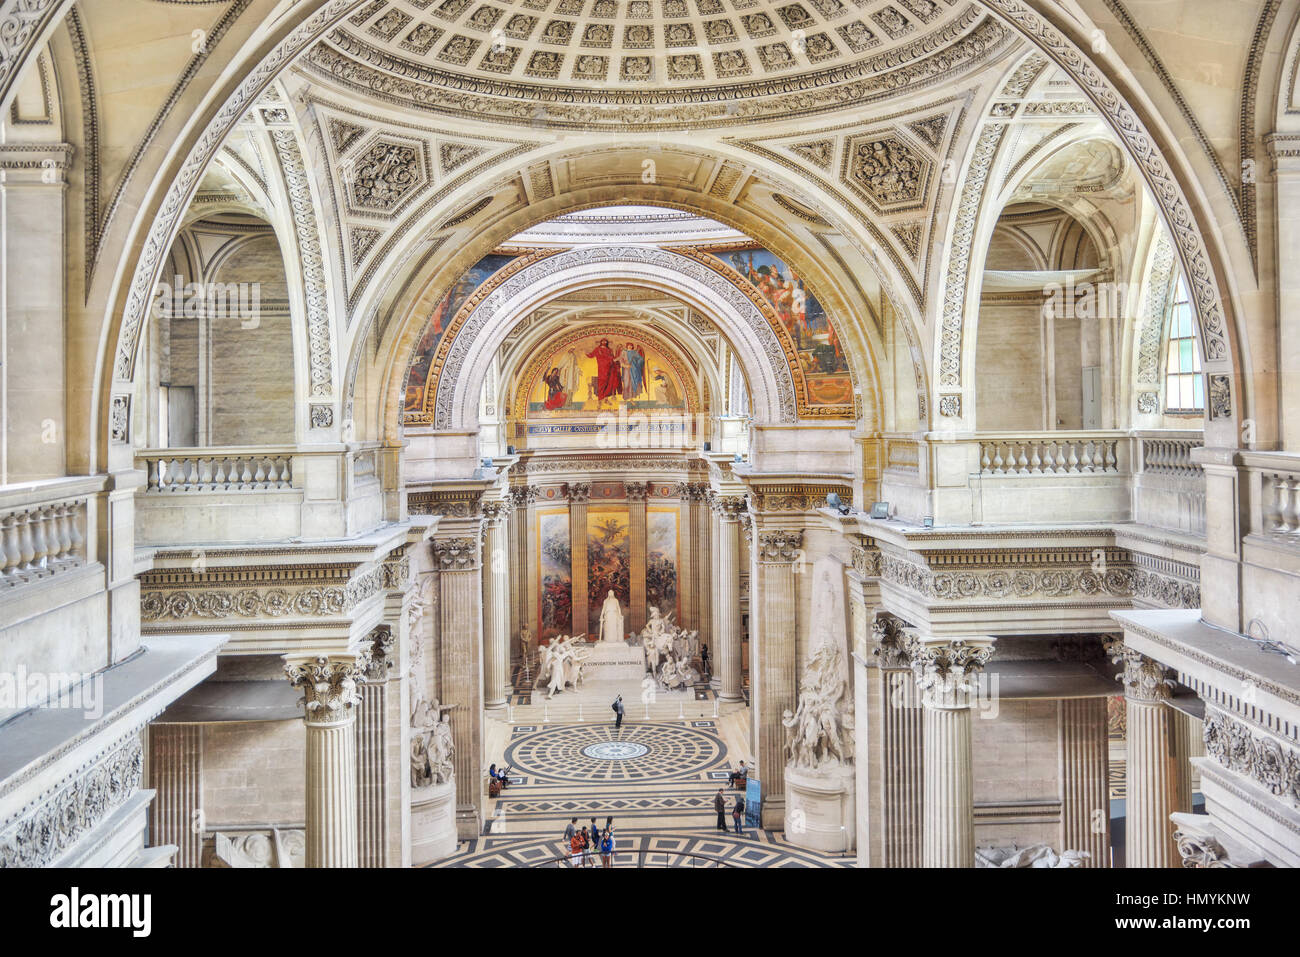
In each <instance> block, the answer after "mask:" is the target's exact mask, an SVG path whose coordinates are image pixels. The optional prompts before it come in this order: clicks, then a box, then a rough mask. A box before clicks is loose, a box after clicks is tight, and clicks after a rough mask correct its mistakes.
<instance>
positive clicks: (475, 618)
mask: <svg viewBox="0 0 1300 957" xmlns="http://www.w3.org/2000/svg"><path fill="white" fill-rule="evenodd" d="M433 553H434V561H435V564H436V566H437V568H438V586H439V601H438V616H439V633H438V682H437V683H438V699H439V701H440V702H441V704H442V705H444V706H447V705H455V706H456V710H455V711H454V712H453V713H452V715H451V718H450V721H451V729H452V742H453V744H454V745H455V748H456V754H455V758H454V760H453V764H452V766H453V767H454V769H455V776H456V824H457V832H458V833H459V834H460V836H461V837H462V838H465V839H467V838H470V837H477V836H478V834H479V832H480V831H481V823H482V817H483V815H482V810H483V781H482V768H483V714H482V711H483V654H482V648H483V606H482V601H481V597H482V594H483V592H482V587H483V586H482V566H481V564H480V555H479V540H478V534H477V530H476V531H475V534H474V536H473V537H472V538H447V539H434V541H433Z"/></svg>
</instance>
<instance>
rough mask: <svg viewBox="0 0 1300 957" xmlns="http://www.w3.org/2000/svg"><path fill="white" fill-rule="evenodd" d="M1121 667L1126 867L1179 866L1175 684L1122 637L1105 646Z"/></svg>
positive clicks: (1159, 667) (1155, 664)
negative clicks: (1172, 704) (1172, 700)
mask: <svg viewBox="0 0 1300 957" xmlns="http://www.w3.org/2000/svg"><path fill="white" fill-rule="evenodd" d="M1106 650H1107V651H1108V652H1109V653H1110V656H1111V660H1112V661H1114V662H1115V664H1118V665H1122V666H1123V670H1122V671H1121V672H1120V673H1119V674H1118V675H1116V677H1117V678H1118V679H1119V680H1120V681H1121V682H1122V683H1123V685H1124V704H1125V709H1124V710H1125V719H1126V723H1127V725H1128V738H1127V742H1126V743H1127V754H1126V761H1125V766H1124V773H1125V801H1124V806H1125V811H1126V815H1125V816H1126V820H1125V823H1124V866H1125V867H1177V866H1178V864H1179V861H1180V857H1179V855H1178V845H1177V843H1176V842H1175V841H1174V825H1173V823H1172V821H1171V820H1170V815H1171V814H1174V813H1175V812H1177V811H1180V810H1183V809H1182V808H1180V807H1179V806H1178V784H1179V781H1180V777H1181V776H1180V773H1179V768H1178V764H1177V756H1176V753H1175V752H1176V748H1175V738H1176V735H1177V730H1176V727H1175V726H1176V724H1177V723H1178V722H1179V720H1180V719H1181V716H1180V715H1179V714H1178V713H1177V712H1176V711H1174V710H1173V709H1172V708H1170V707H1169V705H1168V703H1167V702H1168V701H1169V698H1170V694H1171V689H1172V688H1173V681H1172V680H1171V679H1170V678H1169V669H1167V668H1166V667H1165V666H1164V665H1162V664H1160V663H1159V662H1157V661H1154V660H1152V659H1150V658H1147V657H1146V656H1144V655H1141V654H1139V653H1138V652H1136V651H1134V650H1133V649H1132V648H1129V647H1127V646H1126V645H1125V644H1124V643H1123V642H1122V641H1118V640H1117V641H1112V642H1110V643H1109V644H1107V646H1106Z"/></svg>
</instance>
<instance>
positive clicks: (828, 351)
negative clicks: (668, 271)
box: [711, 248, 853, 406]
mask: <svg viewBox="0 0 1300 957" xmlns="http://www.w3.org/2000/svg"><path fill="white" fill-rule="evenodd" d="M711 253H712V255H714V256H715V257H717V258H718V259H720V260H722V262H724V263H726V264H727V265H728V266H730V267H731V268H732V269H734V270H736V272H738V273H740V275H741V276H743V277H744V278H746V279H748V280H749V281H750V282H751V283H752V284H753V286H754V288H755V289H757V290H758V292H759V293H760V294H761V295H762V297H763V298H764V299H766V300H767V302H768V304H769V305H770V306H771V307H772V310H773V311H774V312H775V313H776V316H777V319H778V320H779V321H780V323H781V325H782V326H784V327H785V330H786V332H788V333H789V334H790V339H791V341H792V342H793V343H794V347H795V353H796V355H797V356H798V359H799V370H800V371H801V372H802V373H803V376H804V381H805V382H806V383H807V387H808V401H809V403H810V404H812V405H849V406H851V405H852V404H853V379H852V377H851V376H850V374H849V363H848V359H847V358H846V357H845V355H844V351H843V349H842V348H841V347H840V340H839V337H838V336H837V335H836V334H835V328H834V327H833V326H832V325H831V322H830V319H829V318H828V317H827V315H826V310H825V309H824V308H823V307H822V304H821V303H820V302H818V301H817V297H816V296H814V295H813V293H812V291H811V290H810V289H808V288H807V286H806V285H805V283H804V280H803V278H802V277H801V276H799V274H798V273H796V272H795V271H794V270H793V269H792V268H790V266H788V265H787V264H786V263H785V261H784V260H782V259H781V258H779V257H778V256H776V255H774V254H773V253H771V252H769V251H768V250H766V249H761V248H758V249H754V248H735V249H715V250H711Z"/></svg>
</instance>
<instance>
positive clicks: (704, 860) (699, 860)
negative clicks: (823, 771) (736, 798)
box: [433, 829, 853, 867]
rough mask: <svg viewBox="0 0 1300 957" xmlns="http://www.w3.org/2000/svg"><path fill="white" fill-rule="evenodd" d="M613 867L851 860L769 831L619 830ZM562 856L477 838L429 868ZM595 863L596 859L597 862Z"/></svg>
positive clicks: (548, 848) (844, 863) (544, 842)
mask: <svg viewBox="0 0 1300 957" xmlns="http://www.w3.org/2000/svg"><path fill="white" fill-rule="evenodd" d="M618 844H619V846H618V853H617V854H616V855H615V861H614V866H616V867H638V866H639V867H668V866H672V867H850V866H852V864H853V859H852V858H851V857H850V858H837V857H826V856H823V855H819V854H814V853H811V852H809V851H805V850H803V849H802V848H798V847H792V846H790V845H789V844H785V843H784V842H783V840H782V838H781V836H780V835H778V834H775V833H773V832H771V831H758V832H754V831H750V832H748V836H747V837H740V836H734V837H733V836H730V835H728V836H723V835H722V834H720V833H716V832H714V833H708V832H702V833H701V832H689V831H687V832H680V833H673V832H669V833H664V834H639V833H627V832H626V831H623V830H621V829H620V830H619V832H618ZM561 854H562V850H561V847H560V841H559V840H557V839H556V838H554V837H540V836H535V837H532V838H519V837H515V838H511V837H507V836H503V837H492V836H490V835H489V836H487V837H482V838H479V839H477V840H474V841H468V842H466V843H463V844H461V846H460V848H459V849H458V850H457V852H456V854H455V855H454V856H453V857H450V858H447V859H445V860H442V861H439V862H438V863H437V864H435V865H433V866H434V867H555V866H557V864H556V860H557V858H559V857H560V856H561ZM596 863H597V865H599V861H597V862H596Z"/></svg>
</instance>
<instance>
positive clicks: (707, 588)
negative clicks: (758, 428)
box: [691, 486, 713, 651]
mask: <svg viewBox="0 0 1300 957" xmlns="http://www.w3.org/2000/svg"><path fill="white" fill-rule="evenodd" d="M707 493H708V486H700V487H699V488H698V489H697V490H696V494H695V497H694V499H693V500H692V501H691V520H692V524H693V525H694V526H695V591H696V593H697V594H698V595H699V605H698V608H697V611H696V618H695V624H694V625H692V626H691V627H693V628H696V629H698V630H699V633H700V641H702V642H703V643H704V644H706V645H708V646H709V649H710V651H712V649H713V587H712V586H713V541H712V535H711V534H710V531H711V525H712V517H713V510H712V509H711V508H709V503H708V500H707V497H706V496H707Z"/></svg>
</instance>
